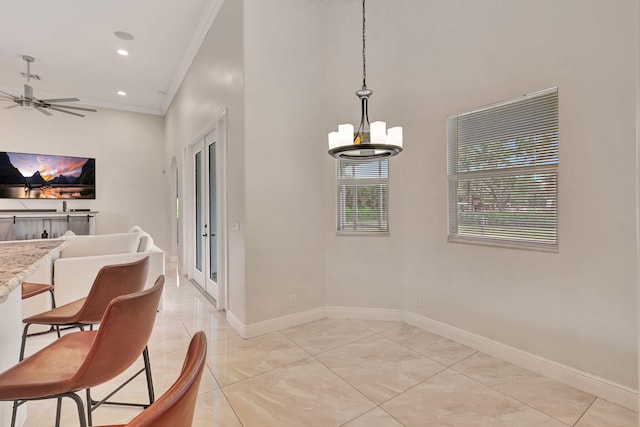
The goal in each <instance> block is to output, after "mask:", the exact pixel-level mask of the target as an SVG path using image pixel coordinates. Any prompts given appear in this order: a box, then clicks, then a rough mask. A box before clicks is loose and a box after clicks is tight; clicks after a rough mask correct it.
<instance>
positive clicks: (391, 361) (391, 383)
mask: <svg viewBox="0 0 640 427" xmlns="http://www.w3.org/2000/svg"><path fill="white" fill-rule="evenodd" d="M316 358H317V359H318V360H319V361H320V362H322V363H323V364H324V365H326V366H327V367H328V368H329V369H331V370H332V371H334V372H335V373H337V374H338V375H340V377H342V378H344V379H345V380H346V381H347V382H348V383H349V384H351V385H352V386H354V387H355V388H357V389H358V390H360V392H362V394H364V395H365V396H367V397H368V398H369V399H371V400H373V401H374V402H375V403H378V404H380V403H382V402H384V401H386V400H389V399H391V398H392V397H394V396H397V395H398V394H400V393H402V392H403V391H406V390H408V389H409V388H410V387H413V386H414V385H416V384H418V383H419V382H421V381H423V380H425V379H427V378H429V377H430V376H432V375H434V374H436V373H438V372H440V371H442V370H443V369H445V367H444V366H442V365H440V364H439V363H436V362H434V361H433V360H431V359H429V358H427V357H425V356H423V355H421V354H420V353H416V352H415V351H412V350H409V349H407V348H406V347H403V346H401V345H399V344H396V343H394V342H393V341H391V340H389V339H387V338H384V337H381V336H377V335H376V336H371V337H365V338H362V339H360V340H358V341H354V342H352V343H349V344H345V345H343V346H341V347H338V348H336V349H334V350H329V351H327V352H325V353H321V354H319V355H317V356H316Z"/></svg>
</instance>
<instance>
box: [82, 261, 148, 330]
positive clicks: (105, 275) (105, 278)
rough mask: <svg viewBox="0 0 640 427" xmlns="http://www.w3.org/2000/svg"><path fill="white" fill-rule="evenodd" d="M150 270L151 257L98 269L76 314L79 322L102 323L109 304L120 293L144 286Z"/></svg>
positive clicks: (135, 290) (127, 292)
mask: <svg viewBox="0 0 640 427" xmlns="http://www.w3.org/2000/svg"><path fill="white" fill-rule="evenodd" d="M148 271H149V257H148V256H146V257H144V258H142V259H140V260H138V261H134V262H130V263H127V264H115V265H105V266H104V267H102V268H101V269H100V271H98V275H97V276H96V278H95V280H94V281H93V285H92V286H91V290H90V291H89V295H87V299H86V300H85V302H84V304H83V305H82V308H80V310H79V311H78V313H77V314H76V316H75V321H76V322H77V323H87V324H90V323H100V321H101V319H102V316H103V315H104V312H105V310H106V309H107V306H108V305H109V303H110V302H111V300H113V299H114V298H116V297H119V296H120V295H126V294H132V293H134V292H139V291H141V290H142V289H143V288H144V284H145V282H146V280H147V272H148Z"/></svg>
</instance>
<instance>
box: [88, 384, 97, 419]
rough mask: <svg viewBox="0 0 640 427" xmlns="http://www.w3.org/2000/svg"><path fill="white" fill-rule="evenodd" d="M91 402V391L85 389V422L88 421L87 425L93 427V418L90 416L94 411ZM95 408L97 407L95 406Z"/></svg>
mask: <svg viewBox="0 0 640 427" xmlns="http://www.w3.org/2000/svg"><path fill="white" fill-rule="evenodd" d="M91 402H92V400H91V389H90V388H88V389H87V420H88V421H89V425H90V426H92V425H93V416H92V414H91V413H92V412H93V410H94V409H95V408H94V407H93V405H92V404H91ZM96 408H97V406H96Z"/></svg>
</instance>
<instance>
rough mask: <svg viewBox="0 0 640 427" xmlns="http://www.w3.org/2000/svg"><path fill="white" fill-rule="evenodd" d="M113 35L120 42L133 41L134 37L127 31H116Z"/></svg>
mask: <svg viewBox="0 0 640 427" xmlns="http://www.w3.org/2000/svg"><path fill="white" fill-rule="evenodd" d="M113 35H114V36H116V37H117V38H119V39H120V40H133V36H132V35H131V34H129V33H127V32H126V31H116V32H115V33H113Z"/></svg>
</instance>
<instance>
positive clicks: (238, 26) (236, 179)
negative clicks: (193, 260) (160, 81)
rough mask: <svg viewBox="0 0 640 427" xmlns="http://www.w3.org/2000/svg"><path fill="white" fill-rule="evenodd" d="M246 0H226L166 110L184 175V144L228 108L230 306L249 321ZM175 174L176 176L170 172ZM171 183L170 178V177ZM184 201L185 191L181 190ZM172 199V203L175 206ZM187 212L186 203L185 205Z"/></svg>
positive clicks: (170, 143)
mask: <svg viewBox="0 0 640 427" xmlns="http://www.w3.org/2000/svg"><path fill="white" fill-rule="evenodd" d="M242 6H243V5H242V0H226V1H225V2H224V4H223V5H222V8H221V9H220V12H219V13H218V16H217V17H216V19H215V22H214V24H213V27H212V29H211V30H210V31H209V33H208V34H207V36H206V38H205V40H204V42H203V44H202V46H201V48H200V50H199V52H198V54H197V56H196V58H195V59H194V61H193V63H192V64H191V67H190V69H189V72H188V73H187V75H186V77H185V79H184V81H183V82H182V85H181V87H180V89H179V91H178V93H177V94H176V96H175V98H174V99H173V102H172V104H171V106H170V108H169V111H168V112H167V115H166V138H167V150H166V155H165V164H166V167H167V170H169V167H170V165H171V160H172V158H173V157H175V158H176V160H177V164H178V166H179V174H180V180H181V182H183V181H184V180H185V179H188V177H185V176H184V170H183V169H184V167H183V165H184V160H185V159H183V154H184V150H185V149H186V148H187V147H188V146H189V145H190V144H192V143H193V142H194V138H196V137H197V136H198V134H200V133H201V132H202V131H204V130H205V128H206V127H207V126H209V125H210V124H211V123H213V122H214V121H215V119H216V117H217V116H218V114H219V113H220V111H221V110H222V109H223V108H225V107H226V108H227V144H228V151H227V184H228V188H227V192H228V193H227V197H228V206H227V209H228V218H229V221H228V222H229V225H230V224H232V223H234V222H235V223H238V224H239V225H240V229H239V230H227V232H228V236H229V254H228V255H229V272H228V273H229V274H228V280H229V307H228V311H231V312H233V314H234V315H235V316H236V317H237V318H238V319H240V320H241V321H244V320H245V319H246V313H245V284H244V282H245V278H244V275H245V271H244V270H245V267H244V262H245V261H244V239H245V227H244V104H243V87H244V77H243V46H242V28H243V24H242V19H243V17H242ZM170 179H171V180H173V179H175V177H170ZM167 188H171V183H170V182H168V181H167ZM180 200H181V203H183V202H184V200H185V197H184V194H181V195H180ZM174 202H175V201H172V202H171V208H174ZM180 210H181V212H185V206H184V205H182V206H181V209H180ZM183 242H184V238H183Z"/></svg>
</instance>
